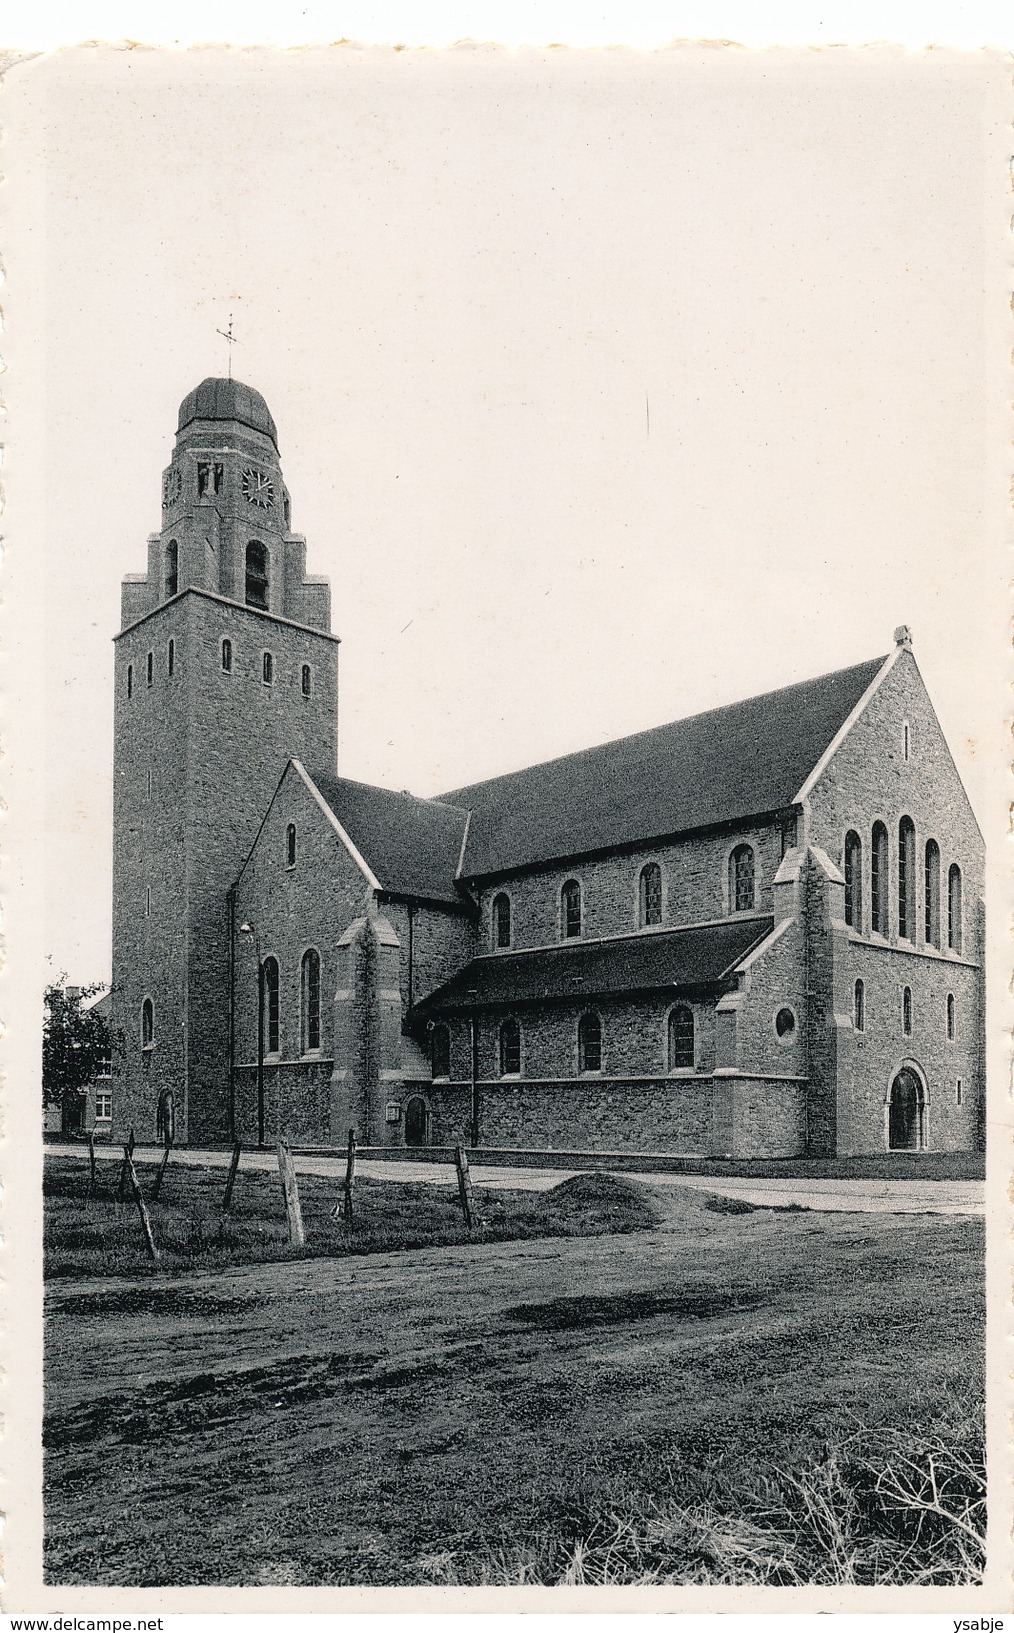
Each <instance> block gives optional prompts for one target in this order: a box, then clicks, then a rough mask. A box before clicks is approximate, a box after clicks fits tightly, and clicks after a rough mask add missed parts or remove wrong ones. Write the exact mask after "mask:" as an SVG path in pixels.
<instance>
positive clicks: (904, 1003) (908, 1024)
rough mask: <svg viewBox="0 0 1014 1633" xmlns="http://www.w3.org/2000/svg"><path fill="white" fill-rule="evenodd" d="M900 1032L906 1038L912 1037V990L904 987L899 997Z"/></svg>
mask: <svg viewBox="0 0 1014 1633" xmlns="http://www.w3.org/2000/svg"><path fill="white" fill-rule="evenodd" d="M901 1030H902V1031H903V1032H904V1034H905V1036H906V1037H911V1035H912V988H911V987H906V988H905V990H904V992H903V993H902V995H901Z"/></svg>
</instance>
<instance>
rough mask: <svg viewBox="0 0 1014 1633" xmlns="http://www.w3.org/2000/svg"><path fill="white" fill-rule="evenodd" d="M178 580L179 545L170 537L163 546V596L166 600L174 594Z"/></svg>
mask: <svg viewBox="0 0 1014 1633" xmlns="http://www.w3.org/2000/svg"><path fill="white" fill-rule="evenodd" d="M179 582H180V547H179V545H178V544H177V543H176V540H175V539H170V540H169V543H168V544H167V545H166V547H165V596H166V600H167V601H168V600H169V597H170V596H172V595H175V594H176V591H177V589H178V587H179Z"/></svg>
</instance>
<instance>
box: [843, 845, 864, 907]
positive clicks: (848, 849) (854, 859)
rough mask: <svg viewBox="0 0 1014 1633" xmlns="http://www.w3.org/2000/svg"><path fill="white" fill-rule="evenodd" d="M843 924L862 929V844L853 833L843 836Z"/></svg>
mask: <svg viewBox="0 0 1014 1633" xmlns="http://www.w3.org/2000/svg"><path fill="white" fill-rule="evenodd" d="M845 923H846V924H849V925H851V926H852V929H853V930H858V931H861V930H862V928H863V842H862V840H861V839H860V837H859V835H858V834H857V833H855V832H854V831H853V832H850V833H847V834H846V835H845Z"/></svg>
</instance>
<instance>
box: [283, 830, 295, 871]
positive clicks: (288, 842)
mask: <svg viewBox="0 0 1014 1633" xmlns="http://www.w3.org/2000/svg"><path fill="white" fill-rule="evenodd" d="M295 865H296V824H295V823H294V822H290V823H289V826H288V827H287V828H286V830H285V866H286V867H287V868H294V867H295Z"/></svg>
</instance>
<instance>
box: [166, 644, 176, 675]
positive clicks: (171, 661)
mask: <svg viewBox="0 0 1014 1633" xmlns="http://www.w3.org/2000/svg"><path fill="white" fill-rule="evenodd" d="M167 658H168V661H167V665H166V667H167V668H168V670H169V673H170V675H172V674H174V673H175V670H176V642H175V641H170V642H169V651H168V654H167Z"/></svg>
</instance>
